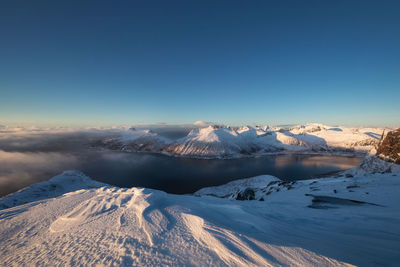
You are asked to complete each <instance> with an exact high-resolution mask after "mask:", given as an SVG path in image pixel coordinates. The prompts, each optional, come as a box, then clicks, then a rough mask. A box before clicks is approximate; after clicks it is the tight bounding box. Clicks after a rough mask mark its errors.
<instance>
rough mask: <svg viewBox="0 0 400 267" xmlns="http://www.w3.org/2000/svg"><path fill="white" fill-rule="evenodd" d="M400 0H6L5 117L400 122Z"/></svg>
mask: <svg viewBox="0 0 400 267" xmlns="http://www.w3.org/2000/svg"><path fill="white" fill-rule="evenodd" d="M399 14H400V2H399V1H28V0H26V1H2V2H1V3H0V124H7V123H21V124H23V123H25V124H35V125H116V124H136V123H160V122H164V123H170V124H180V123H190V122H193V121H197V120H204V121H211V122H218V123H227V124H235V125H238V124H251V123H257V124H292V123H306V122H321V123H325V124H331V125H338V124H340V125H368V126H400V120H399V118H400V103H399V102H400V101H399V100H400V16H399Z"/></svg>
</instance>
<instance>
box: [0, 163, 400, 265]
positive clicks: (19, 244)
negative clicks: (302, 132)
mask: <svg viewBox="0 0 400 267" xmlns="http://www.w3.org/2000/svg"><path fill="white" fill-rule="evenodd" d="M370 161H371V162H374V166H375V167H373V168H370V169H368V168H369V167H368V166H369V165H370V164H367V163H365V164H364V166H363V167H362V166H360V167H357V169H355V170H353V171H352V172H351V173H350V172H346V173H343V174H342V175H340V176H339V177H331V178H324V179H315V180H307V181H298V182H295V183H284V182H282V181H280V180H279V179H278V178H276V177H272V176H259V177H255V178H251V179H244V180H239V181H236V182H232V183H229V184H227V185H225V186H221V187H214V188H205V189H202V190H200V191H198V192H197V193H196V196H192V195H171V194H166V193H164V192H161V191H157V190H151V189H143V188H118V187H113V186H109V185H105V184H101V183H98V182H95V181H93V180H91V179H90V178H88V177H86V176H85V175H83V174H82V173H80V172H77V171H68V172H64V173H63V174H61V175H59V176H56V177H54V178H52V179H51V180H49V181H46V182H42V183H38V184H35V185H32V186H30V187H28V188H26V189H23V190H21V191H19V192H16V193H14V194H11V195H9V196H6V197H4V198H2V199H0V205H1V209H2V210H1V211H0V244H1V248H2V249H1V250H0V259H1V262H0V265H2V266H23V265H26V266H34V265H48V266H65V265H84V266H86V265H97V264H99V265H107V266H109V265H118V266H120V265H122V266H131V265H137V266H155V265H156V266H157V265H158V266H159V265H180V266H182V265H186V266H191V265H193V266H227V265H229V266H255V265H257V266H270V265H272V266H279V265H284V266H288V265H290V266H338V265H340V266H343V265H346V264H352V265H361V266H396V265H397V264H398V262H399V261H400V253H399V251H400V207H399V203H400V194H399V187H400V179H399V178H400V173H399V172H398V171H399V169H398V168H397V167H398V166H396V167H393V168H391V169H390V171H391V173H388V172H386V173H380V172H376V171H380V170H383V169H384V170H386V171H388V170H387V168H386V167H382V168H383V169H379V168H378V169H377V167H376V166H381V165H384V164H386V163H383V161H380V160H378V159H376V158H372V159H370ZM367 165H368V166H367ZM360 168H362V169H363V171H362V172H361V171H360ZM374 172H375V173H374ZM352 176H353V177H352ZM238 195H239V199H243V198H245V197H247V198H250V199H252V198H254V199H258V200H261V198H262V199H263V201H257V200H251V201H250V200H248V201H240V200H235V199H236V198H238ZM252 196H253V197H252Z"/></svg>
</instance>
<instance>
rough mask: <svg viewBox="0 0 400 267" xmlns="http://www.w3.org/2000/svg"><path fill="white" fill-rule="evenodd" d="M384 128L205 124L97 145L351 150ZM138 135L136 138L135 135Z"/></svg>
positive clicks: (186, 151) (195, 152)
mask: <svg viewBox="0 0 400 267" xmlns="http://www.w3.org/2000/svg"><path fill="white" fill-rule="evenodd" d="M383 130H384V129H381V128H348V127H330V126H326V125H322V124H307V125H299V126H296V127H293V128H290V129H283V128H280V127H269V126H263V127H258V126H257V127H252V126H245V127H241V128H231V127H223V126H208V127H204V128H199V129H194V130H192V131H191V132H190V133H189V134H188V135H187V136H186V137H183V138H180V139H178V140H175V141H172V140H168V139H165V138H162V137H160V136H158V135H157V134H155V133H152V132H149V131H140V135H139V134H138V133H129V134H128V136H133V137H130V138H126V137H113V138H108V139H106V140H103V141H102V142H101V143H100V144H99V145H100V146H104V147H108V148H111V149H118V150H124V151H131V152H134V151H151V152H158V153H164V154H168V155H176V156H184V157H199V158H229V157H242V156H248V155H259V154H265V153H277V152H279V153H280V152H282V151H286V152H318V153H324V152H328V153H335V152H354V153H366V152H368V151H369V150H370V149H372V148H374V147H375V146H376V145H377V144H378V142H379V139H380V137H381V134H382V132H383ZM138 136H140V137H138Z"/></svg>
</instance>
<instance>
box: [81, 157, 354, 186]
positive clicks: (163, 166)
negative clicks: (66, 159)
mask: <svg viewBox="0 0 400 267" xmlns="http://www.w3.org/2000/svg"><path fill="white" fill-rule="evenodd" d="M359 162H360V158H354V157H342V156H314V155H313V156H309V155H277V156H262V157H257V158H244V159H230V160H200V159H185V158H175V157H167V156H162V155H149V154H129V153H122V152H106V153H104V154H102V155H101V156H97V157H91V158H88V159H87V162H86V163H85V164H84V165H82V167H81V170H82V171H83V172H84V173H86V174H87V175H89V176H90V177H92V178H94V179H96V180H98V181H102V182H105V183H108V184H112V185H117V186H120V187H133V186H138V187H148V188H154V189H160V190H163V191H166V192H169V193H176V194H184V193H193V192H195V191H196V190H198V189H200V188H202V187H207V186H214V185H221V184H224V183H227V182H229V181H232V180H235V179H239V178H247V177H253V176H257V175H261V174H270V175H274V176H277V177H279V178H281V179H283V180H301V179H308V178H312V177H316V176H319V175H323V174H326V173H329V172H334V171H339V170H344V169H349V168H352V167H354V166H356V165H357V164H358V163H359Z"/></svg>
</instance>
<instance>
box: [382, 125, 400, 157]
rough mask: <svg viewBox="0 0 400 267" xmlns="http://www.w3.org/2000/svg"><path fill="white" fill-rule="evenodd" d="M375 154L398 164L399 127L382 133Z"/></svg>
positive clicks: (399, 147)
mask: <svg viewBox="0 0 400 267" xmlns="http://www.w3.org/2000/svg"><path fill="white" fill-rule="evenodd" d="M376 154H377V155H378V156H379V157H380V158H384V159H387V160H390V161H393V162H394V163H396V164H400V128H399V129H397V130H393V131H390V132H388V133H387V134H386V135H382V140H381V142H380V143H379V146H378V149H377V153H376Z"/></svg>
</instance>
